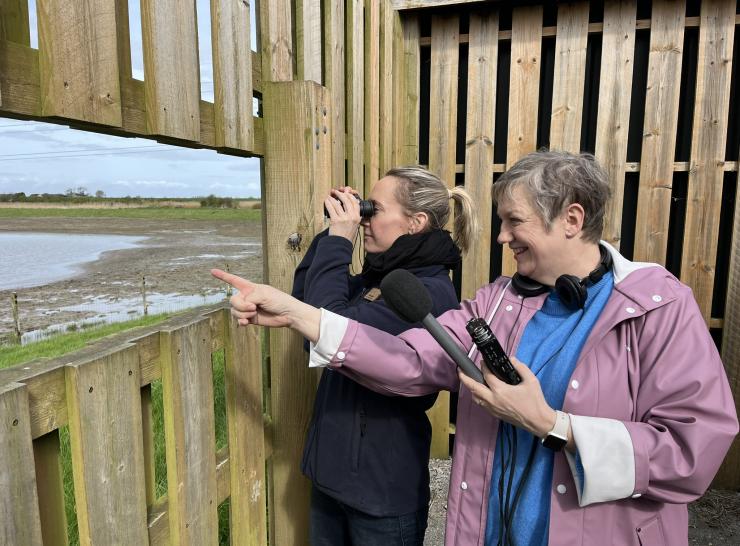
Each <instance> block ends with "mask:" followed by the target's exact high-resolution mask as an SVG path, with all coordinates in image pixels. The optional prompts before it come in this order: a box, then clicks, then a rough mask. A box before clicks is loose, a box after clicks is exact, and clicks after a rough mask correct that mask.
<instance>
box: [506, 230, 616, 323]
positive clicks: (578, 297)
mask: <svg viewBox="0 0 740 546" xmlns="http://www.w3.org/2000/svg"><path fill="white" fill-rule="evenodd" d="M599 252H600V253H601V261H600V262H599V265H598V266H597V267H596V269H594V270H593V271H591V273H589V274H588V275H587V276H586V277H583V278H582V279H579V278H578V277H576V276H575V275H560V276H559V277H558V278H557V280H556V281H555V287H554V289H555V292H556V293H557V295H558V297H559V298H560V300H561V301H562V302H563V304H564V305H565V306H566V307H568V308H569V309H583V307H584V306H585V305H586V296H588V290H587V288H588V286H589V285H592V284H596V283H597V282H599V281H600V280H601V278H602V277H603V276H604V275H605V274H606V272H607V271H609V270H610V269H611V268H612V255H611V254H610V253H609V251H608V250H607V249H606V248H605V247H603V246H602V245H599ZM511 286H513V287H514V290H516V292H517V294H519V295H521V296H524V297H525V298H530V297H532V296H539V295H540V294H544V293H545V292H549V291H550V290H552V289H553V287H552V286H547V285H545V284H542V283H539V282H537V281H535V280H534V279H530V278H529V277H525V276H524V275H520V274H519V273H514V276H513V277H512V278H511Z"/></svg>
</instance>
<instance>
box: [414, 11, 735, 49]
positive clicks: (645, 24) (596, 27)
mask: <svg viewBox="0 0 740 546" xmlns="http://www.w3.org/2000/svg"><path fill="white" fill-rule="evenodd" d="M699 21H700V18H699V17H686V19H685V23H684V27H685V28H698V27H699ZM650 25H651V23H650V19H638V20H637V21H636V23H635V29H636V30H649V29H650ZM735 25H740V14H737V15H735ZM603 31H604V24H603V23H589V24H588V33H589V34H600V33H602V32H603ZM557 33H558V27H557V26H549V27H542V36H543V37H550V36H557ZM498 39H499V41H500V42H508V41H510V40H511V31H510V30H502V31H501V32H499V34H498ZM469 41H470V36H469V35H468V34H460V43H461V44H467V43H468V42H469ZM419 45H420V46H424V47H429V46H431V45H432V38H431V37H430V36H424V37H422V38H420V39H419Z"/></svg>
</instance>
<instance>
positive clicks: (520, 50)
mask: <svg viewBox="0 0 740 546" xmlns="http://www.w3.org/2000/svg"><path fill="white" fill-rule="evenodd" d="M541 52H542V6H526V7H517V8H514V10H513V13H512V19H511V70H510V84H509V131H508V137H507V143H506V167H507V168H509V167H511V166H512V165H513V164H514V163H516V162H517V161H518V160H519V159H521V158H522V157H523V156H524V155H526V154H528V153H529V152H533V151H534V150H535V148H536V147H537V109H538V95H539V88H540V56H541ZM501 268H502V273H503V274H504V275H511V274H513V273H514V272H515V271H516V264H515V262H514V256H513V254H512V253H511V251H509V250H507V249H504V252H503V256H502V267H501Z"/></svg>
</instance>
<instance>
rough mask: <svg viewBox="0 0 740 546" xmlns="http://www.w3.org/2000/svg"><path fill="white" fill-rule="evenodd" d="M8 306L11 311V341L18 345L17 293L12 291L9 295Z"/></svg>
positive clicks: (19, 341) (19, 334)
mask: <svg viewBox="0 0 740 546" xmlns="http://www.w3.org/2000/svg"><path fill="white" fill-rule="evenodd" d="M10 307H11V309H12V311H13V341H14V342H15V343H17V344H19V345H20V343H21V335H22V334H21V320H20V318H19V315H18V294H16V293H15V292H13V295H12V296H10Z"/></svg>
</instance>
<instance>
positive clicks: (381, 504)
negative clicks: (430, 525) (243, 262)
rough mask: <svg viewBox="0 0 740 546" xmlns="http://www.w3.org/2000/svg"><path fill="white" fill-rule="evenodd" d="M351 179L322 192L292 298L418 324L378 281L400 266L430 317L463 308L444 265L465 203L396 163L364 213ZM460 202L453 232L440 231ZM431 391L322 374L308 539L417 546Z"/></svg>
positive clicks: (453, 251)
mask: <svg viewBox="0 0 740 546" xmlns="http://www.w3.org/2000/svg"><path fill="white" fill-rule="evenodd" d="M353 193H354V191H353V190H352V189H351V188H341V189H337V190H332V195H331V196H327V198H326V201H325V206H326V210H327V212H328V214H329V222H330V223H329V228H328V229H327V230H326V231H324V232H322V233H321V234H319V235H318V236H316V237H315V238H314V240H313V242H312V244H311V246H310V248H309V249H308V252H307V253H306V256H305V257H304V259H303V261H302V262H301V263H300V265H299V266H298V268H297V269H296V272H295V278H294V283H293V295H294V296H295V297H297V298H298V299H300V300H302V301H304V302H306V303H309V304H311V305H313V306H316V307H323V308H324V309H328V310H331V311H333V312H335V313H337V314H340V315H343V316H345V317H348V318H351V319H355V320H357V321H358V322H361V323H364V324H368V325H371V326H374V327H376V328H379V329H381V330H384V331H386V332H389V333H391V334H394V335H395V334H400V333H401V332H403V331H405V330H408V329H409V328H411V327H413V326H414V325H413V324H411V323H408V322H404V321H403V320H401V319H400V318H398V317H397V316H396V315H395V314H394V313H393V312H392V311H391V310H390V309H389V308H388V307H387V306H386V304H385V302H384V301H383V296H382V294H381V293H380V289H379V285H380V281H381V280H382V279H383V277H384V276H385V274H387V273H389V272H390V271H392V270H393V269H396V268H399V267H401V268H404V269H408V270H409V271H411V272H412V273H413V274H414V275H416V276H417V277H418V278H419V279H420V280H421V281H422V283H423V284H424V285H425V286H426V288H427V289H428V290H429V292H430V294H432V297H433V300H434V308H433V314H434V315H440V314H442V313H444V312H445V311H447V310H449V309H453V308H457V307H458V300H457V296H456V294H455V290H454V287H453V285H452V282H451V281H450V275H449V273H450V270H451V269H453V268H455V267H457V266H458V265H459V263H460V250H459V249H460V248H461V249H463V250H465V249H466V248H467V247H468V244H469V241H470V240H471V238H472V236H473V234H474V232H475V219H474V215H473V212H472V200H471V199H470V197H469V195H468V194H467V193H466V192H465V191H464V190H463V189H461V188H454V189H448V188H447V186H445V184H444V183H443V182H442V181H441V180H439V178H437V177H436V176H434V175H433V174H432V173H430V172H429V171H427V170H425V169H423V168H421V167H403V168H397V169H392V170H390V171H388V173H386V175H385V176H384V177H383V178H382V179H381V180H379V181H378V182H377V183H376V184H375V185H374V186H373V189H372V191H371V193H370V195H369V199H370V201H371V202H372V204H373V208H374V213H373V215H372V216H371V217H370V218H365V219H361V217H360V205H359V202H358V200H357V199H356V198H355V197H353V195H352V194H353ZM450 199H452V200H453V201H454V202H455V203H456V204H457V207H456V215H455V226H454V231H455V238H454V240H453V238H452V237H451V236H450V233H449V232H447V231H445V230H444V229H443V228H444V226H445V224H446V223H447V220H448V218H449V215H450ZM360 225H362V227H363V241H364V245H365V251H366V253H367V254H366V255H365V259H364V266H363V268H362V273H361V274H359V275H351V274H350V270H349V268H350V264H351V262H352V251H353V242H354V239H355V237H356V236H357V231H358V227H359V226H360ZM435 399H436V394H431V395H426V396H420V397H415V398H405V397H393V396H384V395H381V394H378V393H376V392H373V391H371V390H369V389H367V388H365V387H363V386H361V385H360V384H358V383H356V382H354V381H353V380H352V379H349V378H348V377H346V376H344V375H342V374H339V373H336V372H333V371H331V370H329V369H327V370H325V371H324V372H323V375H322V378H321V382H320V384H319V388H318V391H317V394H316V401H315V403H314V413H313V419H312V421H311V424H310V427H309V431H308V435H307V439H306V445H305V449H304V454H303V464H302V470H303V472H304V474H305V475H306V476H307V477H308V478H309V479H310V480H311V481H312V483H313V488H312V494H311V543H312V544H314V546H316V545H319V544H321V545H334V544H337V545H339V544H357V545H359V544H362V545H370V544H382V545H383V546H392V545H395V544H399V545H400V544H404V545H408V544H419V545H421V544H423V540H424V531H425V529H426V525H427V513H428V505H429V470H428V460H429V444H430V441H431V434H432V433H431V426H430V424H429V420H428V419H427V417H426V414H425V411H426V410H428V409H429V408H430V407H431V406H432V404H434V401H435Z"/></svg>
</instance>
